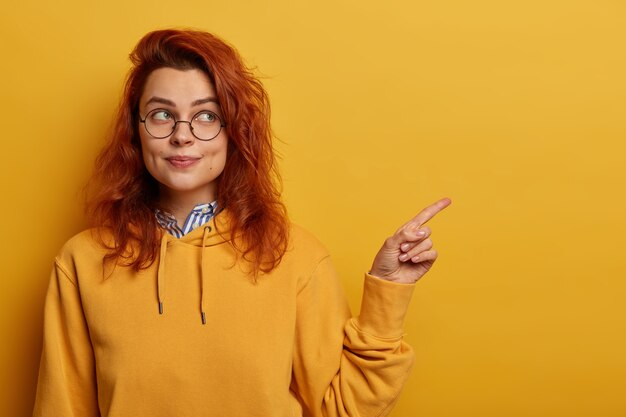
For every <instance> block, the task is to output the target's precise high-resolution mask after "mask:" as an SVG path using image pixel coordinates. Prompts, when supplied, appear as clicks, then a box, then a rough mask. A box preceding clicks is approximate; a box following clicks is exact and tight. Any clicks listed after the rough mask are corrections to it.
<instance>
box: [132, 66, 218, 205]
mask: <svg viewBox="0 0 626 417" xmlns="http://www.w3.org/2000/svg"><path fill="white" fill-rule="evenodd" d="M157 109H159V111H156V112H153V111H154V110H157ZM206 110H208V111H209V112H212V113H213V114H216V115H217V116H218V117H219V118H220V119H221V120H222V121H223V120H224V117H223V115H222V113H221V109H220V106H219V104H218V102H217V95H216V94H215V88H214V86H213V83H212V82H211V80H209V78H208V77H207V75H206V74H205V73H204V72H202V71H200V70H197V69H191V70H177V69H173V68H159V69H157V70H154V71H153V72H152V73H150V75H149V76H148V78H147V80H146V84H145V86H144V89H143V93H142V95H141V98H140V100H139V116H140V117H141V119H146V117H147V116H148V114H149V113H150V112H153V113H150V116H149V118H151V119H152V121H151V123H152V124H151V125H153V126H156V125H157V124H159V123H160V124H163V123H166V122H167V121H168V120H170V119H175V120H177V121H187V122H189V121H191V120H192V118H193V117H194V116H195V115H197V114H198V113H200V112H202V111H206ZM209 112H207V113H201V116H200V117H199V120H198V121H194V126H198V127H200V126H199V124H200V123H206V121H207V120H211V119H212V118H213V116H212V114H211V113H209ZM170 123H171V122H170ZM218 123H219V121H218ZM175 126H176V127H175V129H174V132H173V133H172V134H171V135H170V136H168V137H166V138H164V139H156V138H154V137H153V136H152V135H151V134H150V133H148V131H147V130H146V124H145V123H140V124H139V137H140V139H141V149H142V153H143V161H144V163H145V165H146V168H147V169H148V172H150V174H151V175H152V176H153V177H154V179H156V180H157V181H158V182H159V184H160V193H161V194H160V195H161V199H162V202H163V200H166V201H167V202H169V203H173V204H174V205H176V204H177V203H179V204H188V203H189V202H195V203H194V204H199V203H205V202H211V201H214V200H215V199H216V197H217V196H216V190H217V184H216V179H217V177H218V176H219V175H220V174H221V173H222V171H223V170H224V165H225V164H226V149H227V145H228V137H227V135H226V129H225V128H222V129H221V130H220V132H219V134H218V135H217V136H216V137H215V138H214V139H211V140H208V141H204V140H200V139H198V138H196V137H195V136H194V135H193V134H192V133H191V125H190V124H189V123H177V124H176V125H175ZM198 131H199V128H196V130H195V132H196V134H198ZM151 132H152V133H153V134H154V132H153V131H151ZM157 136H163V135H162V134H161V135H157Z"/></svg>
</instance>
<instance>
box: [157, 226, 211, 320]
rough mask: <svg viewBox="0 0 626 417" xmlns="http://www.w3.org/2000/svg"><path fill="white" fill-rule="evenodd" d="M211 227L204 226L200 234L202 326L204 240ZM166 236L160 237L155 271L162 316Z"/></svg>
mask: <svg viewBox="0 0 626 417" xmlns="http://www.w3.org/2000/svg"><path fill="white" fill-rule="evenodd" d="M211 230H212V229H211V226H205V227H204V231H203V233H202V248H201V253H200V317H201V319H202V324H206V313H205V312H206V302H207V301H206V299H205V297H204V290H205V288H207V282H206V280H207V277H206V276H205V273H204V271H205V269H206V268H205V266H204V261H205V259H204V252H205V250H204V249H205V248H206V240H207V237H208V236H209V233H210V232H211ZM167 241H168V237H167V234H165V233H164V234H163V236H162V237H161V250H160V251H159V268H158V270H157V297H158V301H159V314H163V301H164V300H165V256H166V254H167Z"/></svg>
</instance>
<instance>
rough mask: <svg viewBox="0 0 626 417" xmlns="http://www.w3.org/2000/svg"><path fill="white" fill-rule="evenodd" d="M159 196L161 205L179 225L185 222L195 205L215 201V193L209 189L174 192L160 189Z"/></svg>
mask: <svg viewBox="0 0 626 417" xmlns="http://www.w3.org/2000/svg"><path fill="white" fill-rule="evenodd" d="M159 197H160V205H161V207H163V208H164V209H165V210H166V211H167V212H168V213H170V214H172V215H173V216H174V217H175V218H176V221H177V223H178V225H179V226H180V225H182V224H183V223H184V222H185V219H186V218H187V216H188V215H189V213H190V212H191V210H192V209H193V208H194V207H195V206H197V205H198V204H203V203H212V202H213V201H215V193H214V192H211V190H199V192H185V193H175V192H172V191H171V190H164V189H161V192H160V196H159Z"/></svg>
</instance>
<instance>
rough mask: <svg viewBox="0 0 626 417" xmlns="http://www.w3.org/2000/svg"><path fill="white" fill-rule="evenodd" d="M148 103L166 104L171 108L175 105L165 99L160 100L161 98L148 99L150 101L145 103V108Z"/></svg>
mask: <svg viewBox="0 0 626 417" xmlns="http://www.w3.org/2000/svg"><path fill="white" fill-rule="evenodd" d="M150 103H161V104H167V105H168V106H172V107H176V103H174V102H173V101H172V100H168V99H166V98H162V97H156V96H154V97H150V100H148V101H146V106H147V105H148V104H150Z"/></svg>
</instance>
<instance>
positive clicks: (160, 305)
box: [159, 301, 163, 314]
mask: <svg viewBox="0 0 626 417" xmlns="http://www.w3.org/2000/svg"><path fill="white" fill-rule="evenodd" d="M159 314H163V301H159Z"/></svg>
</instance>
